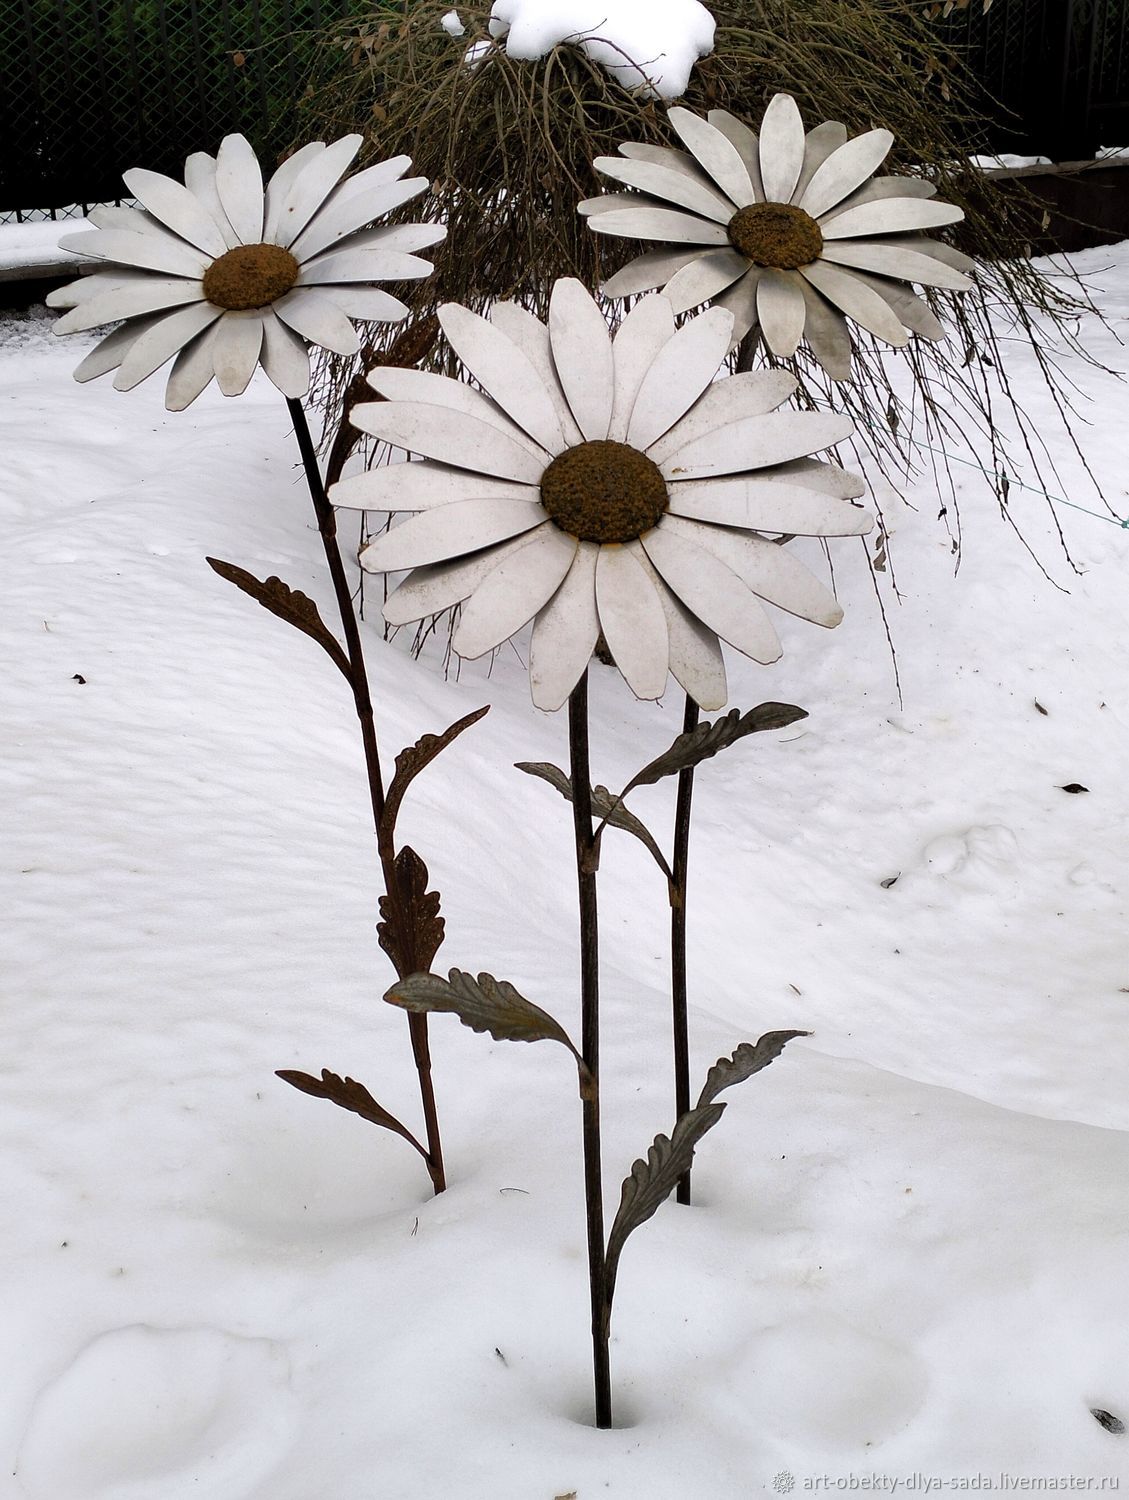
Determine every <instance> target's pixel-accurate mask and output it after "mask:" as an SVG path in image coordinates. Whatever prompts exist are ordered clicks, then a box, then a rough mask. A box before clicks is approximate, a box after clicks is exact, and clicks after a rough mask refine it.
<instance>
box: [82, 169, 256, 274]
mask: <svg viewBox="0 0 1129 1500" xmlns="http://www.w3.org/2000/svg"><path fill="white" fill-rule="evenodd" d="M184 185H185V187H186V188H187V189H188V191H189V192H190V193H191V194H192V195H193V197H195V198H198V199H199V200H200V202H201V203H202V204H203V205H204V207H205V208H206V209H207V211H208V213H210V214H211V216H212V218H213V219H215V221H216V227H217V228H218V229H219V232H220V234H222V235H223V237H224V241H225V242H226V244H227V247H228V249H229V250H234V249H235V247H236V245H238V244H239V243H240V241H239V236H238V235H237V234H236V232H235V230H234V229H233V228H232V227H231V221H230V220H229V219H228V217H227V214H226V213H225V212H224V207H223V204H222V203H221V202H220V195H219V192H218V191H217V189H216V159H215V157H214V156H209V155H208V153H207V152H206V151H194V152H193V153H192V155H191V156H190V157H188V159H187V160H186V161H185V163H184ZM118 212H122V210H118ZM124 212H126V213H129V214H133V213H136V210H135V209H126V210H124ZM137 216H138V218H140V219H143V220H144V219H145V218H146V217H147V215H145V214H138V215H137ZM88 217H91V216H90V215H88ZM92 222H93V220H92ZM107 227H109V226H107ZM122 227H124V225H123V226H122Z"/></svg>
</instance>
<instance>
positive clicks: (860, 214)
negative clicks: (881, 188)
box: [820, 198, 964, 244]
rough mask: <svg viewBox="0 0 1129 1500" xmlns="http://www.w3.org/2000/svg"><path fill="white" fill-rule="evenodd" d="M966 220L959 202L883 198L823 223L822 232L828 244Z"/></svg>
mask: <svg viewBox="0 0 1129 1500" xmlns="http://www.w3.org/2000/svg"><path fill="white" fill-rule="evenodd" d="M963 218H964V210H963V209H960V208H958V207H957V206H956V204H955V203H938V202H936V201H934V200H933V199H930V198H879V199H877V200H876V201H875V202H873V203H863V204H861V205H860V206H859V207H858V208H849V209H847V210H846V212H845V213H841V214H836V215H835V216H834V217H833V218H830V219H827V220H824V221H822V222H821V223H820V229H821V230H822V231H823V239H824V243H825V244H826V242H827V241H828V240H845V239H850V238H851V237H853V236H855V235H869V234H904V233H905V232H906V231H907V230H910V229H932V228H933V227H934V226H936V225H938V224H955V223H956V222H957V220H958V219H963Z"/></svg>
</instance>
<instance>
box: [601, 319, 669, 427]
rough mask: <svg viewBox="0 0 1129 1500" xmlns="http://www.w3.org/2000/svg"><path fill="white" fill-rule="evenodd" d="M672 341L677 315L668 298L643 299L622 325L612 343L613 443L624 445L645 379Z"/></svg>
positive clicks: (611, 425)
mask: <svg viewBox="0 0 1129 1500" xmlns="http://www.w3.org/2000/svg"><path fill="white" fill-rule="evenodd" d="M673 337H674V313H673V311H672V310H671V305H670V302H669V301H668V299H667V298H666V297H642V298H640V300H639V301H638V302H637V303H636V304H635V306H634V307H633V308H632V309H631V311H630V312H629V313H628V314H627V316H626V318H624V320H623V322H622V323H621V324H620V325H619V330H618V332H617V333H616V336H615V338H614V340H613V341H612V360H613V363H614V366H615V380H614V395H613V397H612V416H611V422H610V423H609V424H608V437H609V438H610V439H611V441H612V442H613V443H622V442H624V441H625V439H626V437H627V424H628V422H629V421H630V420H631V409H632V407H633V406H634V405H635V397H636V396H637V395H638V394H639V387H640V385H642V383H643V378H644V376H645V375H646V373H647V371H648V370H649V369H650V368H651V363H652V361H653V360H654V358H655V356H656V355H657V354H658V353H659V350H660V349H662V348H663V347H664V346H665V345H666V344H667V343H668V342H669V341H670V340H671V339H672V338H673Z"/></svg>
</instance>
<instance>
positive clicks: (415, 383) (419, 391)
mask: <svg viewBox="0 0 1129 1500" xmlns="http://www.w3.org/2000/svg"><path fill="white" fill-rule="evenodd" d="M471 316H472V317H473V316H474V314H473V313H472V314H471ZM472 373H473V372H472ZM368 383H369V385H371V386H372V388H373V390H374V391H377V392H379V394H380V395H382V396H383V397H385V399H386V400H388V401H416V402H419V403H421V404H422V405H425V406H441V407H444V408H445V409H446V410H448V411H461V412H463V413H464V414H465V415H466V416H468V417H474V418H475V419H476V420H477V421H479V422H486V423H488V424H489V426H491V427H493V428H496V429H497V431H498V432H501V433H504V434H505V436H506V437H507V438H508V439H509V440H510V442H511V443H516V444H517V446H518V447H519V448H524V449H525V450H526V452H527V453H529V454H531V455H532V456H533V458H534V460H535V461H536V462H537V463H538V464H539V465H540V466H541V468H542V469H545V468H548V465H549V454H548V453H546V452H545V450H544V448H542V447H541V446H540V445H539V444H538V443H536V442H534V440H533V439H532V438H531V437H529V436H528V435H527V434H526V433H525V432H523V431H522V429H521V428H520V427H518V426H517V424H516V423H514V422H511V421H510V419H509V417H507V416H506V415H505V413H504V412H502V411H501V410H499V408H498V407H497V406H495V404H494V402H493V401H491V400H489V399H488V397H486V396H484V395H483V394H482V393H481V392H480V391H476V390H475V389H474V388H473V387H472V386H469V385H467V383H466V382H465V381H463V380H452V379H451V378H450V377H449V376H447V375H435V374H432V372H431V371H430V370H403V369H400V368H399V367H398V366H396V365H377V366H376V368H375V369H372V370H370V371H369V373H368ZM560 447H561V442H560V435H559V433H558V436H557V451H559V450H560ZM493 493H494V494H497V493H498V492H497V489H496V488H495V490H494V491H493Z"/></svg>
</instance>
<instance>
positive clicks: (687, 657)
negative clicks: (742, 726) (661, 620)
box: [632, 547, 727, 712]
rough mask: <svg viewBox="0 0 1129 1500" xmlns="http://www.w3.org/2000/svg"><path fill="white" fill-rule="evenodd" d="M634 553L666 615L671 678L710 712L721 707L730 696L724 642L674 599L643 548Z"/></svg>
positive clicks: (700, 706)
mask: <svg viewBox="0 0 1129 1500" xmlns="http://www.w3.org/2000/svg"><path fill="white" fill-rule="evenodd" d="M632 550H633V552H634V555H635V556H636V557H637V558H638V559H639V562H640V563H641V564H642V566H643V568H644V569H645V570H646V573H647V577H648V578H649V579H650V580H651V582H652V584H653V585H654V588H655V592H656V593H657V594H658V596H659V603H660V604H661V605H662V608H663V614H664V615H665V616H666V629H667V638H668V644H669V651H670V671H671V674H672V676H673V677H674V679H675V681H676V682H677V683H678V684H679V686H680V687H681V688H683V689H684V691H685V692H687V693H689V695H690V697H691V698H693V700H694V702H695V703H696V704H697V705H698V707H699V708H704V709H706V710H707V711H708V712H712V711H713V710H714V709H718V708H721V707H722V706H723V705H724V703H725V699H726V693H727V689H726V682H725V662H724V660H723V658H722V653H721V642H720V641H719V640H718V638H717V636H716V635H715V634H714V633H713V631H712V630H710V628H709V627H708V626H707V625H703V624H702V622H701V620H699V619H698V617H697V616H696V615H692V614H691V613H690V611H689V610H688V609H687V608H686V606H685V605H684V604H683V603H682V602H681V601H680V600H678V599H676V598H675V597H674V595H673V594H672V593H671V591H670V589H669V588H668V587H667V585H666V584H665V583H664V582H663V580H662V577H661V576H660V574H659V573H658V572H657V571H656V569H655V565H654V563H653V562H652V561H651V559H650V558H649V557H648V556H647V554H646V552H644V550H643V548H642V547H638V548H633V549H632Z"/></svg>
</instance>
